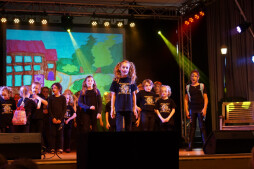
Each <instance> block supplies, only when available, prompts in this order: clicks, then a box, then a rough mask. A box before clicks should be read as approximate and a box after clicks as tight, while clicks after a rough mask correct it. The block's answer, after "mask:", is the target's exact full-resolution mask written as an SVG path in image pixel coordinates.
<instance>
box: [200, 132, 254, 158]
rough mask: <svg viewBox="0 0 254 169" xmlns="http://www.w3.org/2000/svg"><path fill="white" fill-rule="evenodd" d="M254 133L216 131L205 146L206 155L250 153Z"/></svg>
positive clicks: (253, 144) (253, 143)
mask: <svg viewBox="0 0 254 169" xmlns="http://www.w3.org/2000/svg"><path fill="white" fill-rule="evenodd" d="M253 146H254V131H214V132H212V133H211V134H210V135H209V136H208V138H207V141H206V143H205V145H204V148H203V149H204V153H205V154H234V153H250V152H251V149H252V147H253Z"/></svg>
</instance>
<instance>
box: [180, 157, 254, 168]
mask: <svg viewBox="0 0 254 169" xmlns="http://www.w3.org/2000/svg"><path fill="white" fill-rule="evenodd" d="M250 161H251V158H244V159H223V158H222V159H209V160H206V159H201V160H199V159H198V160H194V159H193V160H180V161H179V169H251V167H250Z"/></svg>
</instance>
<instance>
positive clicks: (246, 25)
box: [236, 22, 251, 33]
mask: <svg viewBox="0 0 254 169" xmlns="http://www.w3.org/2000/svg"><path fill="white" fill-rule="evenodd" d="M250 25H251V23H249V22H244V23H242V24H239V25H238V26H237V27H236V31H237V32H238V33H243V32H244V31H246V30H247V29H248V28H249V27H250Z"/></svg>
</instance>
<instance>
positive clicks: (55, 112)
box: [48, 83, 66, 153]
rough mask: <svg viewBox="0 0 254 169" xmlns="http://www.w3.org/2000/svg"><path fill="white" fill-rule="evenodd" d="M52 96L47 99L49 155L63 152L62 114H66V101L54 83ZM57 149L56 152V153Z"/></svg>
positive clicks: (60, 86)
mask: <svg viewBox="0 0 254 169" xmlns="http://www.w3.org/2000/svg"><path fill="white" fill-rule="evenodd" d="M51 88H52V91H53V95H52V96H50V97H49V99H48V113H49V116H50V124H51V129H50V132H51V134H50V135H51V139H50V140H51V141H50V142H51V143H50V144H51V145H50V147H51V150H50V151H51V153H62V152H63V126H64V114H65V113H66V99H65V97H64V96H63V95H62V85H61V84H60V83H54V84H53V85H52V86H51ZM56 148H57V151H56Z"/></svg>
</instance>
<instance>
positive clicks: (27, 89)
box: [19, 86, 29, 97]
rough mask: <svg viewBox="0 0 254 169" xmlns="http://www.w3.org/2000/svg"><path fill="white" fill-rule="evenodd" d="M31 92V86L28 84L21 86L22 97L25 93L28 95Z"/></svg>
mask: <svg viewBox="0 0 254 169" xmlns="http://www.w3.org/2000/svg"><path fill="white" fill-rule="evenodd" d="M28 93H29V88H28V86H21V87H20V89H19V94H20V96H21V97H23V96H24V95H28Z"/></svg>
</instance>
